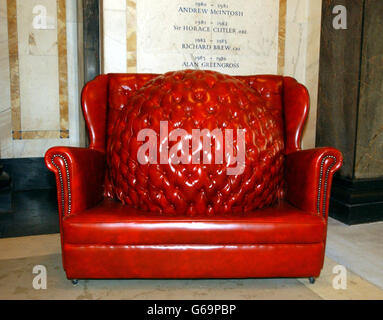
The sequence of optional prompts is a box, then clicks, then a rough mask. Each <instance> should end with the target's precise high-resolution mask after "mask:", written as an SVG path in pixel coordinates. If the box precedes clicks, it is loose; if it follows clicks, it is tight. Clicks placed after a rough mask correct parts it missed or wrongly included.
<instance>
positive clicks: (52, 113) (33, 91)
mask: <svg viewBox="0 0 383 320" xmlns="http://www.w3.org/2000/svg"><path fill="white" fill-rule="evenodd" d="M56 4H57V2H56V0H42V1H40V0H39V1H37V0H33V1H32V0H31V1H23V0H18V3H17V9H18V10H17V17H18V38H19V39H18V45H19V64H20V72H19V77H20V92H21V94H20V102H21V112H20V116H21V126H22V130H24V131H25V130H58V129H60V124H59V114H60V109H59V108H60V107H59V102H58V98H59V97H58V84H59V79H58V52H57V29H54V30H52V29H48V30H44V29H34V28H33V25H32V19H33V11H32V9H33V7H34V5H45V6H46V8H47V15H48V16H49V17H51V18H49V19H48V22H49V24H51V25H54V26H55V28H56V27H57V7H56ZM52 21H53V23H52ZM0 27H1V28H0V46H1V50H0V67H1V68H0V69H1V70H0V71H1V73H0V81H1V84H2V83H3V82H4V86H3V85H1V86H0V87H1V89H0V90H1V91H0V94H1V96H0V107H1V109H0V157H1V158H23V157H42V156H44V154H45V152H46V150H48V149H49V148H50V147H52V146H55V145H72V146H78V145H80V141H79V140H80V139H79V137H80V135H83V131H84V125H83V122H82V121H81V120H80V117H82V115H81V108H80V95H79V92H80V88H79V83H78V57H77V55H78V53H77V45H78V44H77V2H76V0H66V32H67V34H66V36H67V59H68V60H67V64H68V109H69V110H68V111H69V131H70V137H69V139H25V140H13V139H12V118H11V109H10V102H9V93H8V96H7V95H6V94H4V92H5V93H6V92H7V90H6V88H7V86H8V90H9V57H8V34H7V29H6V27H7V8H6V0H0ZM31 34H33V38H31ZM32 40H34V42H33V41H32ZM2 55H4V57H3V56H2Z"/></svg>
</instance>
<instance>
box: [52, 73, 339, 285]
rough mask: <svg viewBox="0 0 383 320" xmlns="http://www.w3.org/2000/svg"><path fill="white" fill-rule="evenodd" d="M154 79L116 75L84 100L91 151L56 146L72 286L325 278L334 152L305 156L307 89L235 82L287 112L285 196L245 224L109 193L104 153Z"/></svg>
mask: <svg viewBox="0 0 383 320" xmlns="http://www.w3.org/2000/svg"><path fill="white" fill-rule="evenodd" d="M156 76H157V75H155V74H108V75H100V76H98V77H96V78H95V79H94V80H93V81H91V82H89V83H88V84H87V85H86V86H85V87H84V89H83V92H82V108H83V113H84V117H85V120H86V125H87V128H88V133H89V139H90V144H89V147H88V148H76V147H53V148H51V149H49V150H48V151H47V152H46V155H45V162H46V165H47V166H48V168H49V169H50V170H51V171H53V172H54V173H55V175H56V181H57V194H58V202H59V218H60V232H61V245H62V259H63V266H64V270H65V272H66V275H67V278H68V279H71V280H72V281H74V282H76V281H77V280H76V279H85V278H86V279H91V278H93V279H97V278H254V277H308V278H310V282H313V281H314V280H315V277H318V276H319V274H320V272H321V269H322V266H323V261H324V253H325V245H326V230H327V218H328V206H329V197H330V190H331V182H332V178H333V174H334V173H335V172H336V171H337V170H338V169H339V168H340V166H341V164H342V155H341V153H340V152H339V151H338V150H336V149H334V148H330V147H328V148H315V149H310V150H301V136H302V131H303V128H304V124H305V121H306V118H307V114H308V110H309V95H308V92H307V90H306V88H305V87H304V86H303V85H301V84H299V83H298V82H297V81H296V80H294V79H293V78H290V77H282V76H272V75H257V76H244V77H236V78H238V79H240V80H242V81H244V82H245V83H246V84H247V85H249V86H250V87H252V88H253V89H254V90H256V91H257V92H258V93H259V94H260V95H261V96H262V97H263V98H264V99H265V101H266V102H267V104H268V105H269V106H271V107H274V106H275V107H278V108H281V110H283V121H284V139H285V141H284V144H285V147H284V148H285V149H284V161H285V174H284V180H285V183H286V192H285V197H284V199H283V200H280V201H279V202H278V203H277V204H275V205H273V206H271V207H267V208H263V209H259V210H255V211H254V212H251V213H248V214H247V215H244V216H238V215H234V214H233V215H230V214H229V215H225V216H222V217H221V216H212V217H198V216H197V217H188V216H183V217H177V216H176V217H174V216H173V217H170V216H158V215H153V214H149V213H148V214H145V213H143V212H142V211H140V210H138V209H134V208H132V207H130V206H128V205H123V204H122V203H121V202H119V201H116V200H113V199H110V198H109V197H108V196H107V194H108V193H107V192H105V175H106V166H107V164H106V163H107V162H106V150H107V148H106V144H107V137H108V136H109V135H110V134H111V132H112V130H113V127H114V125H115V123H116V122H115V121H116V118H117V117H118V114H119V112H121V110H122V109H123V107H124V105H126V102H127V99H128V98H129V97H130V96H131V95H132V94H133V93H134V92H135V91H137V90H138V89H139V88H141V87H142V86H143V85H144V84H145V83H147V82H148V81H149V80H151V79H153V78H154V77H156Z"/></svg>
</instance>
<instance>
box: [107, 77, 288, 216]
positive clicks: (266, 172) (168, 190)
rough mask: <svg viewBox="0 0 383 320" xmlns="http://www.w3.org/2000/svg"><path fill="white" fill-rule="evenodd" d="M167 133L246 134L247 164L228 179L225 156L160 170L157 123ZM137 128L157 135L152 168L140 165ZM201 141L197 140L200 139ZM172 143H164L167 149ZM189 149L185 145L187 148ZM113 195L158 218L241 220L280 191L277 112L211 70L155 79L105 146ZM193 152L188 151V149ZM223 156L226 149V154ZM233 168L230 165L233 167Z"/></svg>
mask: <svg viewBox="0 0 383 320" xmlns="http://www.w3.org/2000/svg"><path fill="white" fill-rule="evenodd" d="M161 121H167V124H168V132H171V131H172V130H174V129H184V130H186V131H187V132H188V134H190V135H191V134H192V130H193V129H200V130H204V129H208V130H210V131H213V130H214V129H220V130H222V132H223V136H225V133H224V131H225V130H227V129H232V130H233V132H234V141H233V145H234V155H236V154H237V153H238V151H239V149H238V145H237V139H236V133H237V129H243V130H245V142H246V146H245V150H246V153H245V166H244V170H243V172H241V173H240V174H235V175H229V174H228V171H229V168H231V167H233V164H229V163H228V162H229V161H228V158H226V157H225V156H224V157H223V163H222V164H215V163H214V162H215V161H214V160H215V143H214V139H212V144H211V150H210V156H211V158H212V159H213V161H212V162H213V163H212V164H203V163H202V160H203V153H202V152H201V155H200V159H201V163H200V164H193V163H192V160H191V159H192V157H191V156H190V157H189V158H188V159H189V160H188V162H187V163H180V164H161V163H159V162H160V158H161V156H160V148H159V146H160V141H159V140H160V139H159V136H160V134H159V133H160V122H161ZM142 129H153V130H154V131H155V132H156V133H157V143H158V147H157V161H158V163H156V164H154V163H148V164H140V163H139V162H138V160H137V154H138V151H139V149H140V147H141V146H142V145H143V144H144V143H145V142H144V141H138V139H137V137H138V134H139V132H140V131H141V130H142ZM201 141H202V139H201ZM178 142H179V140H178V141H174V142H171V141H169V149H170V150H171V148H172V146H173V145H174V144H176V143H178ZM191 145H192V143H191V142H190V146H191ZM107 148H108V150H107V153H108V169H109V179H110V184H111V193H112V194H113V195H114V197H116V198H118V199H119V200H121V201H122V202H123V203H125V204H128V205H130V206H133V207H136V208H138V209H142V210H145V211H150V212H157V213H159V214H163V215H187V216H194V215H217V214H224V213H231V214H233V213H234V214H240V213H244V212H249V211H251V210H253V209H256V208H262V207H265V206H268V205H270V204H272V203H273V202H275V201H276V199H277V198H278V196H279V195H280V194H281V193H282V180H283V149H284V137H283V126H282V118H281V114H276V113H275V112H274V113H273V112H271V110H270V109H269V108H268V106H267V104H266V101H265V100H264V99H263V98H262V97H261V95H260V94H259V93H258V92H257V91H256V90H254V89H253V88H251V87H250V86H249V85H247V84H246V83H245V82H244V81H241V80H239V79H236V78H234V77H231V76H228V75H224V74H220V73H217V72H212V71H200V70H198V71H193V70H183V71H177V72H169V73H166V74H164V75H160V76H158V77H156V78H154V79H152V80H150V81H149V82H147V83H146V84H145V85H144V86H143V87H142V88H140V89H139V90H137V91H136V92H135V93H133V94H132V95H131V97H130V98H129V100H128V103H127V104H126V106H125V107H124V109H123V110H122V111H121V112H120V114H119V116H118V118H117V119H116V121H115V127H114V130H113V131H112V133H111V136H110V138H109V142H108V147H107ZM190 151H191V147H190ZM226 153H227V150H226V149H225V150H224V154H226ZM234 166H235V165H234Z"/></svg>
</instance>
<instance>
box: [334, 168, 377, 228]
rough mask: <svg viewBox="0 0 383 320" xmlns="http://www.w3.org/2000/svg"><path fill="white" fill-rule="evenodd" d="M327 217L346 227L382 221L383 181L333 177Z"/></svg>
mask: <svg viewBox="0 0 383 320" xmlns="http://www.w3.org/2000/svg"><path fill="white" fill-rule="evenodd" d="M329 215H330V216H331V217H333V218H335V219H337V220H339V221H341V222H343V223H346V224H348V225H352V224H360V223H368V222H375V221H383V179H375V180H374V179H368V180H367V179H363V180H351V179H347V178H343V177H339V176H337V177H334V181H333V185H332V189H331V200H330V208H329Z"/></svg>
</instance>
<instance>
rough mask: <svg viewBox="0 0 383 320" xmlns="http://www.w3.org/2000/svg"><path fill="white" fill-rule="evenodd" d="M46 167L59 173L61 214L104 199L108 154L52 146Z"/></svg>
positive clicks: (76, 210)
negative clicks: (106, 156)
mask: <svg viewBox="0 0 383 320" xmlns="http://www.w3.org/2000/svg"><path fill="white" fill-rule="evenodd" d="M45 163H46V165H47V167H48V168H49V169H50V170H51V171H53V172H54V173H55V174H56V183H57V194H58V201H59V212H60V217H64V216H66V215H70V214H73V213H76V212H81V211H83V210H85V209H87V208H89V207H92V206H94V205H96V204H97V203H98V202H100V201H101V200H102V198H103V192H104V178H105V153H104V152H102V151H98V150H94V149H87V148H74V147H53V148H51V149H49V150H48V151H47V152H46V153H45Z"/></svg>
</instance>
